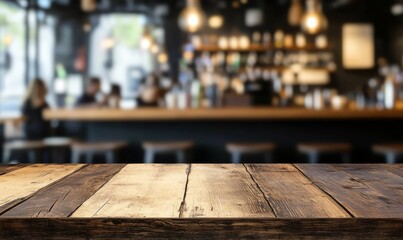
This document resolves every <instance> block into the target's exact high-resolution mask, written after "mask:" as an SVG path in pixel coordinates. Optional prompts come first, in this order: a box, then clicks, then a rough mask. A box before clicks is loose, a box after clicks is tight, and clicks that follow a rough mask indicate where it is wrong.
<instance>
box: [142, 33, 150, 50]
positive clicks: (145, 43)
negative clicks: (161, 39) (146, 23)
mask: <svg viewBox="0 0 403 240" xmlns="http://www.w3.org/2000/svg"><path fill="white" fill-rule="evenodd" d="M151 44H152V40H151V38H149V37H146V36H145V37H143V38H141V41H140V48H141V49H143V50H148V49H150V47H151Z"/></svg>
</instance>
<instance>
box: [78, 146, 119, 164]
mask: <svg viewBox="0 0 403 240" xmlns="http://www.w3.org/2000/svg"><path fill="white" fill-rule="evenodd" d="M125 147H127V143H126V142H104V143H73V144H72V146H71V150H72V160H71V162H72V163H79V162H80V158H81V156H83V155H84V156H85V158H86V162H87V163H92V162H93V160H94V155H95V154H102V155H104V156H105V159H106V163H115V162H116V153H117V151H119V150H121V149H123V148H125Z"/></svg>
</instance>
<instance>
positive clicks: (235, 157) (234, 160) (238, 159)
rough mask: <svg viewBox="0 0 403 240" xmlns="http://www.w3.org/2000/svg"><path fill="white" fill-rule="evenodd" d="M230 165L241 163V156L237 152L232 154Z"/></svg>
mask: <svg viewBox="0 0 403 240" xmlns="http://www.w3.org/2000/svg"><path fill="white" fill-rule="evenodd" d="M232 163H233V164H239V163H241V154H240V153H239V152H233V153H232Z"/></svg>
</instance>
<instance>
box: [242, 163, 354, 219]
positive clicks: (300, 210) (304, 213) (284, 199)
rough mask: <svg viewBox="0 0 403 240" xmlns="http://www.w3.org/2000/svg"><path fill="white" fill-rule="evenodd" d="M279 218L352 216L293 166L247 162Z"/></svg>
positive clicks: (247, 166)
mask: <svg viewBox="0 0 403 240" xmlns="http://www.w3.org/2000/svg"><path fill="white" fill-rule="evenodd" d="M245 166H246V168H247V169H248V171H249V172H250V173H251V175H252V177H253V178H254V179H255V181H256V183H257V184H258V185H259V187H260V189H261V190H262V191H263V192H264V194H265V196H266V198H267V199H268V201H269V202H270V205H271V206H272V208H273V210H274V213H275V214H276V216H277V217H283V218H344V217H350V215H349V214H348V213H347V212H346V211H345V210H344V209H343V208H342V207H341V206H340V205H339V204H337V203H336V202H335V201H334V200H333V199H332V198H330V197H329V196H328V195H327V194H326V193H324V192H323V191H322V190H320V189H319V188H318V187H317V186H316V185H314V184H313V183H312V182H311V181H310V180H309V179H307V178H306V177H305V176H304V175H302V174H301V172H299V171H298V170H297V169H296V168H295V167H294V166H292V165H289V164H287V165H286V164H281V165H252V164H248V165H245Z"/></svg>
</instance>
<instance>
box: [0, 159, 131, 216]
mask: <svg viewBox="0 0 403 240" xmlns="http://www.w3.org/2000/svg"><path fill="white" fill-rule="evenodd" d="M123 167H124V165H90V166H86V167H84V168H83V169H82V170H81V171H78V172H75V173H73V174H71V175H69V176H67V177H66V178H64V179H62V180H61V181H59V182H57V183H55V184H53V185H51V186H48V187H45V188H43V189H41V190H39V191H38V192H37V193H36V194H34V195H33V196H32V197H31V198H29V199H28V200H26V201H24V202H23V203H21V204H19V205H17V206H15V207H14V208H12V209H11V210H9V211H8V212H6V213H4V214H3V215H1V216H0V218H7V217H13V218H15V217H20V218H23V217H26V218H31V217H32V218H37V217H46V218H63V217H69V216H70V215H71V214H72V213H73V212H74V211H75V210H77V208H78V207H80V206H81V204H83V203H84V202H85V201H86V200H87V199H88V198H89V197H91V196H92V195H93V194H94V193H96V192H97V191H98V190H99V189H100V188H101V187H102V186H103V185H105V183H107V182H108V181H109V180H110V179H111V178H112V177H113V176H114V175H115V174H116V173H117V172H118V171H120V170H121V169H122V168H123Z"/></svg>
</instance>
